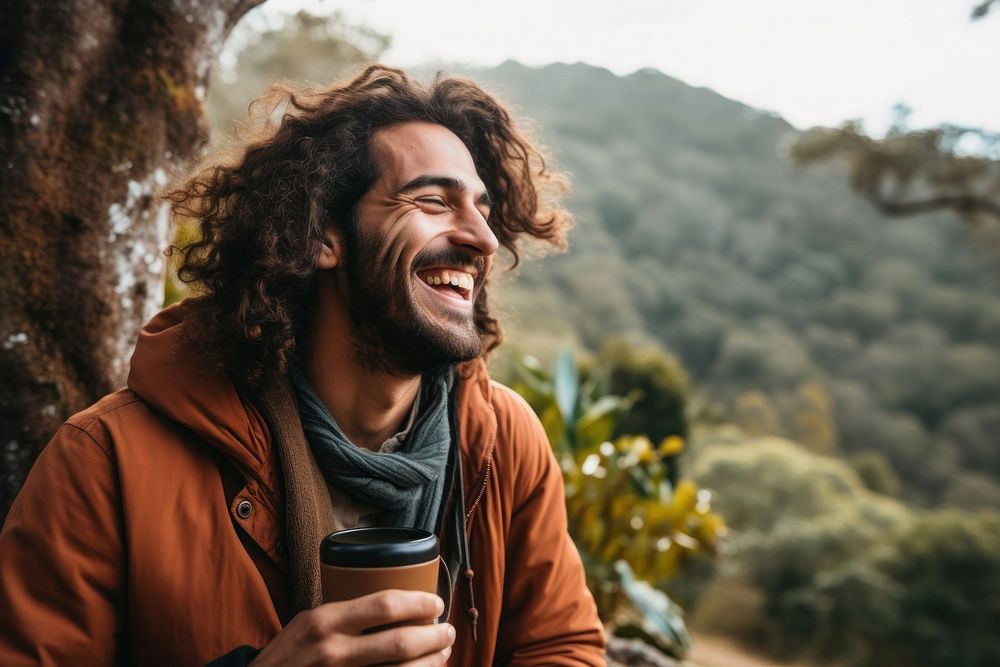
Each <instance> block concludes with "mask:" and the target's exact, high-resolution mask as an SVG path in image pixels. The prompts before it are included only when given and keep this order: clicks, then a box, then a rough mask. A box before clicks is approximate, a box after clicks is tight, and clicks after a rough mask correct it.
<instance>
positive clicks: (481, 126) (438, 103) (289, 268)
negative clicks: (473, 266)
mask: <svg viewBox="0 0 1000 667" xmlns="http://www.w3.org/2000/svg"><path fill="white" fill-rule="evenodd" d="M251 108H252V109H253V108H258V109H259V108H263V109H264V110H265V115H266V116H270V117H272V118H273V117H274V116H276V115H277V114H278V113H279V112H280V114H281V120H280V123H277V124H274V123H271V124H269V125H268V126H267V127H266V128H265V129H264V130H263V131H262V133H261V134H260V136H258V137H257V138H255V139H254V140H252V141H251V142H250V143H249V145H248V146H247V147H246V149H245V151H244V152H243V153H242V155H241V156H240V157H239V159H237V160H235V161H233V162H232V163H216V164H214V165H211V166H208V167H206V168H203V169H202V170H201V171H200V172H199V173H197V174H196V175H195V176H193V177H192V178H191V179H190V180H189V181H188V182H187V183H186V184H185V185H184V186H183V187H181V188H179V189H177V190H174V191H172V192H170V193H169V194H168V195H167V198H168V199H169V201H171V202H172V205H173V212H174V214H175V215H176V216H182V217H185V218H190V219H194V220H195V221H197V223H198V226H199V232H200V233H199V237H198V239H197V240H196V241H194V242H193V243H190V244H188V245H186V246H184V247H177V246H171V247H170V249H169V251H168V252H169V253H178V252H179V253H180V254H181V257H180V263H179V267H178V272H177V275H178V277H179V278H180V279H181V280H182V281H184V282H185V283H195V284H196V287H197V289H198V295H197V296H196V297H193V298H191V299H189V300H188V304H187V306H186V307H187V308H188V313H187V314H186V317H185V340H186V341H187V342H188V343H191V344H193V345H194V346H195V347H196V349H198V350H199V351H200V352H201V353H202V355H203V356H204V357H205V359H206V360H207V361H208V362H210V363H212V364H214V365H215V366H217V367H219V368H222V369H225V370H226V371H228V372H230V373H232V374H233V375H234V376H235V377H237V378H239V379H241V380H243V381H246V382H249V383H251V384H256V383H258V382H260V381H261V380H262V379H264V378H266V377H269V376H270V375H272V374H274V373H282V372H284V371H285V370H286V369H287V367H288V364H289V363H290V362H292V361H293V360H294V359H295V357H296V343H297V341H298V339H299V337H300V335H301V334H302V333H303V331H304V330H305V327H306V325H307V323H308V305H309V301H310V296H311V293H312V290H313V288H314V283H315V277H316V271H317V269H316V263H317V259H318V256H319V252H320V248H321V244H322V238H323V236H322V235H323V231H324V229H325V228H326V227H327V226H328V225H331V224H339V225H353V224H355V209H356V204H357V202H358V200H359V199H361V197H362V196H363V195H364V194H365V193H366V192H367V191H368V189H369V188H370V187H371V186H372V185H373V184H374V183H375V181H376V180H377V179H378V176H379V173H378V164H377V161H376V159H375V157H374V155H373V150H372V145H371V139H372V136H373V134H374V132H375V131H376V130H378V129H380V128H384V127H387V126H390V125H394V124H397V123H402V122H407V121H425V122H431V123H436V124H439V125H442V126H444V127H445V128H447V129H449V130H450V131H452V132H453V133H454V134H455V135H457V136H458V137H459V139H461V141H462V142H463V143H464V144H465V146H466V148H468V150H469V152H470V154H471V155H472V158H473V161H474V163H475V165H476V170H477V172H478V175H479V177H480V178H481V179H482V181H483V183H484V184H485V185H486V188H487V191H488V192H489V196H490V200H491V202H492V205H491V212H490V217H489V221H488V222H489V225H490V227H491V229H492V230H493V233H494V234H495V235H496V237H497V240H498V241H499V242H500V244H501V246H502V247H503V248H505V249H506V250H507V251H508V252H509V254H510V255H511V258H512V267H513V266H516V265H517V262H518V259H519V250H520V243H521V239H522V237H523V236H524V235H525V234H527V235H528V236H530V237H534V238H535V239H539V240H541V241H544V242H547V243H548V244H551V245H552V246H554V247H556V248H559V249H562V248H564V246H565V238H566V233H567V231H568V229H569V227H570V225H571V224H572V218H571V217H570V215H569V213H568V212H567V211H566V210H565V209H563V208H561V206H560V203H559V202H560V200H561V196H562V195H563V194H564V192H565V190H566V187H565V184H566V180H565V178H564V177H563V176H562V175H561V174H556V173H552V172H550V171H548V170H547V168H546V163H545V158H544V156H543V155H542V152H541V150H540V148H539V147H538V146H537V145H535V144H534V143H533V142H532V140H531V139H530V137H529V136H528V135H527V134H526V133H525V132H523V131H521V130H519V129H518V128H517V127H515V124H514V122H513V120H512V119H511V116H510V114H509V113H508V111H507V110H506V109H505V108H504V106H503V105H502V104H501V103H500V102H498V101H497V100H496V99H495V98H493V97H492V96H491V95H489V94H488V93H486V92H485V91H484V90H482V89H481V88H480V87H479V86H478V85H476V84H475V83H473V82H472V81H469V80H466V79H461V78H453V77H449V78H444V77H442V76H441V75H439V76H438V77H437V78H436V79H435V80H434V82H433V83H431V84H430V85H424V84H421V83H419V82H416V81H414V80H412V79H411V78H409V77H408V76H407V75H406V74H405V73H404V72H402V71H400V70H397V69H392V68H389V67H384V66H380V65H373V66H371V67H368V68H367V69H366V70H365V71H364V72H363V73H361V74H360V75H359V76H358V77H357V78H355V79H354V80H352V81H350V82H348V83H343V84H334V85H332V86H329V87H324V88H311V89H295V88H293V87H291V86H287V85H279V86H275V87H273V88H272V89H271V91H270V92H269V93H268V94H267V95H265V96H264V97H262V98H260V99H258V100H256V101H255V102H254V105H251ZM474 312H475V323H476V327H477V330H478V331H479V333H480V336H482V338H483V342H484V345H483V350H484V354H486V353H488V352H489V351H491V350H493V349H494V348H496V346H497V345H499V344H500V342H501V340H502V332H501V329H500V324H499V322H498V321H497V319H496V318H495V317H494V316H493V315H492V314H491V313H490V309H489V307H488V305H487V294H486V289H485V285H484V287H483V289H482V290H481V291H480V293H479V295H478V297H477V299H476V302H475V311H474Z"/></svg>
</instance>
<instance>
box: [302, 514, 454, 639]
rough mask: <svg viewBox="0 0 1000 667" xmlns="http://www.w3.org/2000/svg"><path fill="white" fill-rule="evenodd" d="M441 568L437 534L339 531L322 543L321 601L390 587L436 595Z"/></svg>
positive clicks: (392, 530)
mask: <svg viewBox="0 0 1000 667" xmlns="http://www.w3.org/2000/svg"><path fill="white" fill-rule="evenodd" d="M439 568H440V558H439V550H438V540H437V537H436V536H435V535H434V534H433V533H429V532H427V531H425V530H418V529H416V528H352V529H350V530H339V531H337V532H335V533H331V534H329V535H327V536H326V537H325V538H324V539H323V543H322V544H321V546H320V571H321V579H322V583H323V602H341V601H343V600H352V599H354V598H357V597H361V596H363V595H368V594H369V593H375V592H377V591H383V590H387V589H390V588H397V589H402V590H410V591H427V592H428V593H435V594H436V593H437V592H438V571H439ZM374 629H375V628H373V630H374ZM377 629H382V628H377Z"/></svg>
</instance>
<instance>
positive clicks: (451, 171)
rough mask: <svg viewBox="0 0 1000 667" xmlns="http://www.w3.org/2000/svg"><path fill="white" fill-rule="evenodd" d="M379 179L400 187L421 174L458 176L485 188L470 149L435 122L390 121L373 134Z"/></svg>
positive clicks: (480, 187) (476, 187)
mask: <svg viewBox="0 0 1000 667" xmlns="http://www.w3.org/2000/svg"><path fill="white" fill-rule="evenodd" d="M372 147H373V149H374V154H375V159H376V161H377V162H378V166H379V181H380V182H381V183H382V184H383V185H385V186H387V187H389V188H393V189H395V188H399V187H401V186H403V185H404V184H406V183H408V182H410V181H411V180H413V179H414V178H416V177H418V176H426V175H434V176H446V177H450V178H456V179H458V180H460V181H462V182H464V183H466V184H468V186H469V187H470V188H471V189H473V190H485V187H484V186H483V183H482V181H481V180H480V179H479V176H478V175H477V174H476V165H475V163H474V162H473V161H472V155H471V154H470V153H469V149H468V148H466V147H465V144H463V143H462V140H461V139H459V138H458V136H456V135H455V133H453V132H452V131H451V130H449V129H448V128H446V127H444V126H442V125H436V124H434V123H424V122H408V123H399V124H398V125H390V126H389V127H384V128H381V129H380V130H378V131H377V132H375V134H374V136H373V138H372Z"/></svg>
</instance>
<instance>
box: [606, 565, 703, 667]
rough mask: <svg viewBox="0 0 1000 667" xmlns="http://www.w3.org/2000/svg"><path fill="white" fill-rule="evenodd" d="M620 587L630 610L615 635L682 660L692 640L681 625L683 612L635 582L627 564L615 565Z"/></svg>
mask: <svg viewBox="0 0 1000 667" xmlns="http://www.w3.org/2000/svg"><path fill="white" fill-rule="evenodd" d="M615 572H616V573H617V574H618V577H619V580H620V585H621V587H622V590H623V591H624V593H625V597H626V599H627V601H628V603H629V606H630V607H631V612H632V613H629V611H626V612H625V613H624V614H623V615H622V617H620V618H619V619H616V625H617V626H618V627H617V628H616V630H615V634H616V635H618V636H621V637H637V638H639V639H642V640H644V641H646V642H648V643H650V644H652V645H653V646H656V647H657V648H658V649H660V650H661V651H664V652H665V653H667V654H669V655H671V656H673V657H675V658H677V659H679V660H682V659H684V657H686V656H687V654H688V652H689V651H690V650H691V636H690V634H688V630H687V626H686V625H685V624H684V612H683V611H682V610H681V608H680V607H679V606H677V605H676V604H675V603H674V602H673V601H672V600H671V599H670V598H669V597H667V595H666V594H665V593H664V592H663V591H660V590H657V589H655V588H653V587H652V586H650V585H649V583H647V582H645V581H642V580H640V579H636V577H635V575H634V573H633V572H632V568H630V567H629V565H628V563H626V562H625V561H623V560H619V561H617V562H616V563H615Z"/></svg>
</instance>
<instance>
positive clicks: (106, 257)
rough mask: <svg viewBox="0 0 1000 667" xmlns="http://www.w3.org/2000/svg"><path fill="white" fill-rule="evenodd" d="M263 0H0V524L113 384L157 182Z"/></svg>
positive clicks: (143, 313)
mask: <svg viewBox="0 0 1000 667" xmlns="http://www.w3.org/2000/svg"><path fill="white" fill-rule="evenodd" d="M260 2H262V0H215V1H211V2H206V1H205V0H201V1H199V0H162V1H155V2H154V1H153V0H145V1H143V0H118V1H117V2H112V1H111V0H61V1H58V2H35V1H34V0H4V2H3V8H2V9H0V91H2V92H0V198H2V203H0V377H2V378H3V383H2V385H0V447H2V448H3V457H2V468H0V476H2V478H0V521H2V519H3V517H5V516H6V513H7V510H8V508H9V506H10V503H11V502H12V500H13V498H14V495H15V494H16V493H17V490H18V489H19V488H20V485H21V482H22V481H23V478H24V475H25V474H26V472H27V469H28V467H29V466H30V465H31V463H32V461H34V459H35V456H36V455H37V454H38V452H39V451H40V449H41V447H42V446H44V444H45V443H46V442H47V441H48V439H49V438H50V437H51V435H52V433H53V432H54V431H55V429H56V428H58V426H59V425H60V424H61V423H62V422H63V421H64V420H65V419H66V418H67V417H68V416H69V415H71V414H73V413H74V412H76V411H78V410H81V409H83V408H85V407H86V406H87V405H89V404H90V403H92V402H94V401H95V400H97V399H98V398H100V397H101V396H102V395H104V394H106V393H108V392H111V391H114V390H115V389H118V388H120V387H122V386H123V385H124V382H125V376H126V373H127V369H128V361H129V357H130V356H131V351H132V347H133V345H134V343H135V339H136V335H137V333H138V330H139V327H140V326H141V325H142V324H143V322H145V321H146V320H147V319H148V318H149V317H150V316H151V315H152V314H153V313H155V312H156V310H157V309H158V308H159V307H160V305H161V302H162V298H163V276H164V259H163V255H162V251H163V249H164V248H165V247H166V245H167V243H168V234H169V227H170V224H169V209H168V207H167V206H166V204H164V203H163V202H162V200H161V199H159V197H158V195H159V194H161V192H162V189H163V186H164V185H166V184H167V182H168V181H169V180H170V179H171V178H172V177H174V176H177V175H179V174H180V173H181V172H182V171H183V169H184V168H185V167H186V166H187V165H188V163H189V161H190V159H191V158H194V157H197V156H198V155H199V154H200V153H201V150H202V148H203V146H204V143H205V141H206V138H207V131H206V125H205V122H204V118H203V113H202V104H201V100H202V99H203V98H204V94H205V89H206V87H207V85H208V76H209V72H210V70H211V65H212V64H213V62H214V60H215V57H216V56H217V54H218V51H219V49H220V48H221V47H222V44H223V42H224V40H225V37H226V35H227V34H228V32H229V30H230V28H232V26H233V25H234V24H235V23H236V21H237V20H239V18H240V17H241V16H243V14H245V13H246V12H247V11H248V10H249V9H250V8H252V7H253V6H255V5H257V4H260Z"/></svg>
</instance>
